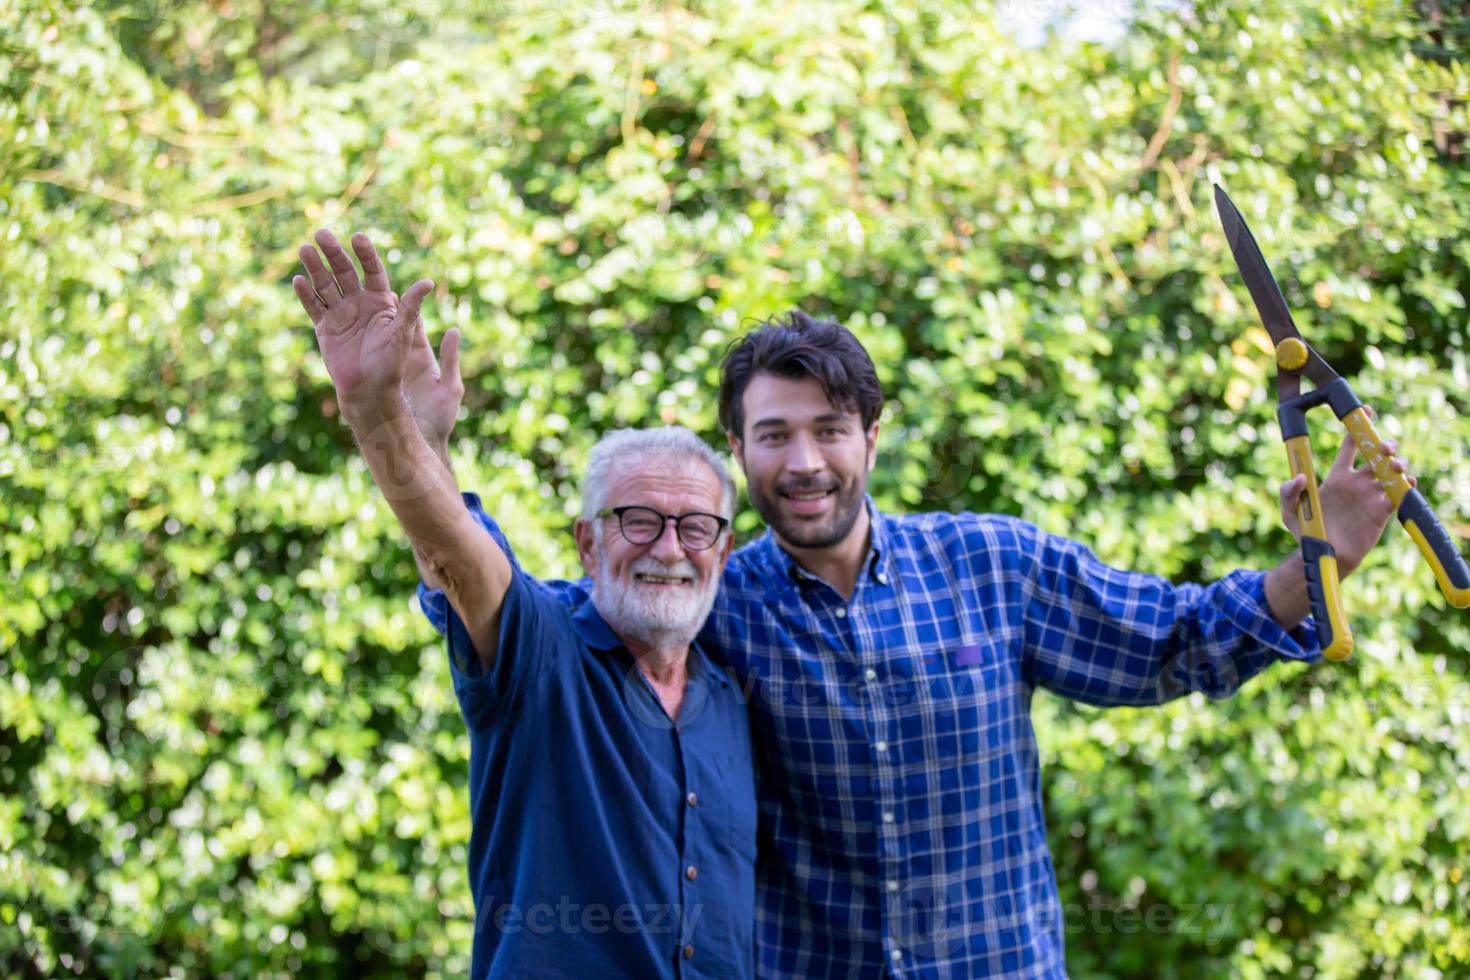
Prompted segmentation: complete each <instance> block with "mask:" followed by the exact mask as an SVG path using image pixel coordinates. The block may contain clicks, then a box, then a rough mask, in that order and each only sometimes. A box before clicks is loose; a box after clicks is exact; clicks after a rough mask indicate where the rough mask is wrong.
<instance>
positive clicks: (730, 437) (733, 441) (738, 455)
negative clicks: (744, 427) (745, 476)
mask: <svg viewBox="0 0 1470 980" xmlns="http://www.w3.org/2000/svg"><path fill="white" fill-rule="evenodd" d="M725 444H726V445H727V446H729V447H730V455H731V456H734V457H735V462H737V463H739V464H740V472H742V473H744V472H745V454H744V453H743V452H742V451H741V445H740V437H739V436H737V435H736V434H735V433H733V432H726V433H725Z"/></svg>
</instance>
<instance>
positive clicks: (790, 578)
mask: <svg viewBox="0 0 1470 980" xmlns="http://www.w3.org/2000/svg"><path fill="white" fill-rule="evenodd" d="M863 506H865V507H867V508H868V528H869V531H868V553H867V555H866V556H865V557H864V558H863V567H864V570H865V572H866V573H867V575H868V576H869V577H870V578H872V579H873V580H874V581H876V582H877V583H878V584H879V585H884V584H887V582H888V578H889V575H890V574H891V572H890V570H889V566H890V565H891V564H892V559H891V557H890V554H889V552H890V550H891V549H890V548H889V535H890V533H891V532H890V531H889V528H888V518H887V517H885V516H884V515H883V512H882V511H880V510H879V509H878V505H877V504H876V503H874V502H873V498H872V497H871V496H870V495H868V494H864V495H863ZM761 545H762V547H763V548H764V549H765V552H766V559H767V561H769V562H770V563H771V565H772V567H774V568H775V569H776V570H777V571H779V572H780V573H781V580H782V581H783V582H785V583H788V584H789V585H791V586H795V585H796V584H797V583H800V582H820V581H822V580H821V579H820V578H818V577H817V576H815V575H813V574H812V573H811V572H808V571H807V570H806V569H804V568H802V567H801V566H800V565H798V564H797V562H796V559H795V558H793V557H791V553H790V552H788V551H787V550H786V549H785V548H783V547H781V545H780V543H779V542H777V541H776V532H774V531H772V530H771V529H770V528H769V527H767V528H766V533H765V535H764V536H763V537H762V538H761Z"/></svg>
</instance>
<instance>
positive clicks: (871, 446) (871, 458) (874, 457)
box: [867, 422, 878, 473]
mask: <svg viewBox="0 0 1470 980" xmlns="http://www.w3.org/2000/svg"><path fill="white" fill-rule="evenodd" d="M867 439H868V472H869V473H871V472H873V467H874V466H877V465H878V423H877V422H874V423H873V424H872V425H870V426H868V436H867Z"/></svg>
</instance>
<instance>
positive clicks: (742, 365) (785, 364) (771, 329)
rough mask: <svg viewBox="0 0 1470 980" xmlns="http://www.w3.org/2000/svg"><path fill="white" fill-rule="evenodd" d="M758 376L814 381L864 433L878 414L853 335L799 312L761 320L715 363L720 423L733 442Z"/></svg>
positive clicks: (874, 389) (868, 367)
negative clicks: (854, 418) (857, 419)
mask: <svg viewBox="0 0 1470 980" xmlns="http://www.w3.org/2000/svg"><path fill="white" fill-rule="evenodd" d="M760 373H765V374H772V375H775V376H776V377H779V378H790V379H800V378H816V379H817V382H818V383H819V384H821V386H822V393H823V394H825V395H826V396H827V401H829V402H831V403H832V405H833V406H834V407H835V408H838V409H841V410H842V411H844V412H856V413H857V414H858V415H859V416H860V417H861V418H862V420H863V430H864V431H867V429H868V428H869V427H870V426H872V424H873V423H874V422H876V421H877V420H878V415H879V413H881V412H882V411H883V389H882V388H881V387H880V386H879V384H878V372H877V370H875V369H874V367H873V359H872V358H871V357H869V356H868V352H867V350H865V349H864V348H863V345H862V344H861V343H859V342H858V339H857V338H856V337H854V336H853V335H852V331H850V330H848V329H847V328H846V327H844V326H843V325H842V324H840V323H837V322H835V321H832V320H818V319H816V318H815V317H811V316H808V315H807V314H805V313H803V312H801V311H800V310H792V311H791V312H789V313H787V314H786V315H785V316H784V317H773V318H771V319H770V320H767V321H765V322H764V323H762V324H761V325H760V326H758V327H756V328H755V329H754V330H752V331H750V332H749V333H747V334H745V336H743V337H740V338H738V339H736V340H735V341H734V342H733V343H732V344H731V345H730V347H729V348H728V349H727V350H726V351H725V357H724V360H723V361H722V362H721V364H720V425H722V426H724V427H725V431H726V432H728V433H732V434H734V435H735V437H736V438H738V439H744V438H745V407H744V404H743V400H744V398H745V389H746V386H748V385H749V384H750V379H751V378H752V377H754V376H755V375H757V374H760Z"/></svg>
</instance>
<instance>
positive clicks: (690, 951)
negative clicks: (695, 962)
mask: <svg viewBox="0 0 1470 980" xmlns="http://www.w3.org/2000/svg"><path fill="white" fill-rule="evenodd" d="M684 958H685V959H686V960H692V959H694V944H693V943H690V944H689V945H687V946H685V947H684Z"/></svg>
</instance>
